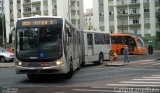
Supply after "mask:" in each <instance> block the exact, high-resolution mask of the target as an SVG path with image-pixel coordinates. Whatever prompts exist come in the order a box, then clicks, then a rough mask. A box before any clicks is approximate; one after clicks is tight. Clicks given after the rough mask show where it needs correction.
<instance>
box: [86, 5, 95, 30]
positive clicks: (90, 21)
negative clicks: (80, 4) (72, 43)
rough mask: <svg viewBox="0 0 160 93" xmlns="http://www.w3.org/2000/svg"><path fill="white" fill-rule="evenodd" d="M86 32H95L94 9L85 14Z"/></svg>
mask: <svg viewBox="0 0 160 93" xmlns="http://www.w3.org/2000/svg"><path fill="white" fill-rule="evenodd" d="M84 22H85V27H84V29H85V30H93V29H94V28H93V9H92V8H91V9H87V10H86V13H85V14H84Z"/></svg>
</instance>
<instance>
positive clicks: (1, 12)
mask: <svg viewBox="0 0 160 93" xmlns="http://www.w3.org/2000/svg"><path fill="white" fill-rule="evenodd" d="M2 15H3V0H0V16H2Z"/></svg>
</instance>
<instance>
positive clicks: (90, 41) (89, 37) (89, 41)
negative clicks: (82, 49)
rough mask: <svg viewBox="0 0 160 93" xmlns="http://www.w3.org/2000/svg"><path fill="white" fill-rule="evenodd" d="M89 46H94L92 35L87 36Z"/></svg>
mask: <svg viewBox="0 0 160 93" xmlns="http://www.w3.org/2000/svg"><path fill="white" fill-rule="evenodd" d="M87 41H88V45H93V36H92V34H87Z"/></svg>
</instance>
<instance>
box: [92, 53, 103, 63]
mask: <svg viewBox="0 0 160 93" xmlns="http://www.w3.org/2000/svg"><path fill="white" fill-rule="evenodd" d="M98 59H99V60H98V61H95V62H94V64H95V65H100V64H102V63H103V62H104V55H103V53H100V54H99V57H98Z"/></svg>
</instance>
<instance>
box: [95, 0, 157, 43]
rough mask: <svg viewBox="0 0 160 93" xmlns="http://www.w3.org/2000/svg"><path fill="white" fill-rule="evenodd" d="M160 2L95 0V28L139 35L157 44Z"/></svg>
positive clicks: (154, 0)
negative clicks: (159, 6) (157, 15)
mask: <svg viewBox="0 0 160 93" xmlns="http://www.w3.org/2000/svg"><path fill="white" fill-rule="evenodd" d="M158 2H159V0H93V10H94V11H93V16H94V27H95V28H96V29H99V30H102V31H106V32H113V33H131V34H138V35H141V36H142V37H144V38H145V37H147V38H145V39H146V41H147V40H149V39H151V38H152V39H153V38H154V39H153V40H152V41H153V43H154V44H153V45H155V43H156V41H155V40H156V39H155V36H156V31H159V28H158V26H157V19H156V12H157V11H156V9H157V7H158V4H159V3H158Z"/></svg>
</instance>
